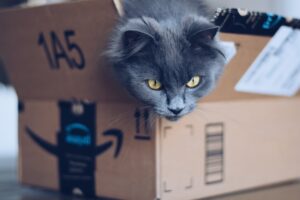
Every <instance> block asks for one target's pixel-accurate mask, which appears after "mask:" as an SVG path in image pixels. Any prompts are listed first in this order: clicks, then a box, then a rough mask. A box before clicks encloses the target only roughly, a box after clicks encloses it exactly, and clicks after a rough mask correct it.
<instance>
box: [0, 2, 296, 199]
mask: <svg viewBox="0 0 300 200" xmlns="http://www.w3.org/2000/svg"><path fill="white" fill-rule="evenodd" d="M116 18H117V12H116V9H115V7H114V4H113V2H112V0H101V1H99V0H86V1H75V2H72V3H62V4H57V5H48V6H41V7H35V8H27V9H11V10H7V11H1V12H0V27H1V30H0V35H1V37H0V59H1V60H2V62H3V63H4V66H5V67H6V71H7V72H8V75H9V78H10V80H11V81H12V84H13V85H14V86H15V87H16V90H17V93H18V95H19V98H20V125H19V146H20V154H19V155H20V156H19V178H20V181H21V183H23V184H26V185H29V186H34V187H42V188H47V189H51V190H57V191H61V192H64V193H67V194H81V195H85V196H92V197H93V196H105V197H111V198H117V199H143V200H144V199H145V200H146V199H172V200H174V199H180V200H182V199H197V198H204V197H210V196H215V195H220V194H225V193H231V192H236V191H240V190H246V189H251V188H256V187H260V186H266V185H270V184H274V183H280V182H285V181H290V180H294V179H298V178H299V177H300V170H299V168H300V156H299V152H300V145H299V144H298V142H299V140H300V132H299V131H300V123H299V115H300V98H299V95H297V96H296V97H294V98H279V97H267V96H262V95H253V94H245V93H238V92H236V91H235V90H234V86H235V85H236V83H237V82H238V81H239V80H240V78H241V76H242V75H243V74H244V73H245V71H246V70H247V68H248V67H249V66H250V65H251V63H252V62H253V61H254V59H255V58H256V57H257V55H258V54H259V53H260V51H261V50H262V49H263V47H264V46H265V45H266V44H267V42H268V41H269V40H270V38H267V37H256V36H247V35H234V34H221V37H222V39H224V40H228V41H234V42H235V43H236V44H237V47H238V53H237V55H236V57H235V58H234V59H233V60H232V61H231V63H230V64H229V65H228V66H227V68H226V71H225V74H224V76H223V77H222V79H221V81H220V83H219V86H218V88H217V89H216V90H215V91H214V92H213V93H212V94H211V95H210V96H208V97H207V98H205V99H203V100H202V101H201V102H200V103H199V109H197V110H196V111H195V112H193V113H192V114H190V115H188V116H186V117H184V118H183V119H182V120H180V121H179V122H169V121H167V120H165V119H160V118H156V117H155V116H154V115H153V113H151V112H150V111H149V110H147V109H145V108H144V107H143V106H141V105H139V104H137V103H136V102H135V101H134V100H133V99H132V98H131V97H130V96H129V95H128V94H127V93H126V92H125V91H124V90H123V89H122V87H120V85H119V83H118V82H117V81H116V77H114V76H113V75H112V73H111V66H109V65H108V64H107V63H106V61H105V59H104V58H103V56H100V55H101V52H102V50H103V49H104V47H105V45H106V41H107V36H108V35H109V34H110V32H111V29H112V27H113V25H114V24H115V21H116Z"/></svg>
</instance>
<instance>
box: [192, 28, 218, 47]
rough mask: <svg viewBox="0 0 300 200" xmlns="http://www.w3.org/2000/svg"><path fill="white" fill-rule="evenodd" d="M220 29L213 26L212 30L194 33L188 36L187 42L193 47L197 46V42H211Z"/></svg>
mask: <svg viewBox="0 0 300 200" xmlns="http://www.w3.org/2000/svg"><path fill="white" fill-rule="evenodd" d="M219 30H220V27H218V26H215V27H212V28H208V29H205V30H199V31H197V32H195V33H192V34H191V35H189V36H188V41H189V42H190V43H191V44H192V45H194V44H199V42H203V41H207V40H213V39H214V38H215V37H216V35H217V33H218V32H219Z"/></svg>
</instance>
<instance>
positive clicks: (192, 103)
mask: <svg viewBox="0 0 300 200" xmlns="http://www.w3.org/2000/svg"><path fill="white" fill-rule="evenodd" d="M124 13H125V15H124V16H123V17H121V18H120V21H119V23H118V24H117V26H116V29H115V30H114V32H113V36H112V38H111V41H110V44H109V48H108V51H107V55H108V57H109V58H110V61H111V62H112V63H113V65H114V67H115V71H116V73H117V76H118V78H119V79H120V80H121V83H122V84H123V85H124V86H125V87H126V88H127V89H128V91H129V92H130V93H131V94H132V95H133V96H135V97H136V98H137V99H139V100H140V101H142V102H144V103H145V104H146V105H148V106H151V108H153V110H154V111H155V112H156V113H157V114H159V115H161V116H164V117H166V118H167V119H170V120H177V119H179V118H180V117H182V116H184V115H186V114H188V113H189V112H191V111H192V110H193V109H194V108H195V107H196V104H197V102H198V100H199V99H201V98H202V97H204V96H206V95H207V94H208V93H209V92H210V91H211V90H212V89H213V88H214V87H215V85H216V82H217V80H218V78H219V76H220V74H221V73H222V71H223V68H224V65H225V58H224V54H223V53H222V49H221V48H220V45H219V42H218V40H217V38H216V37H214V36H215V35H214V33H213V32H214V31H216V29H215V26H214V25H213V24H211V23H210V22H209V20H208V19H209V18H210V16H211V15H210V13H211V12H210V10H209V8H208V7H207V6H205V4H204V3H203V1H199V0H124ZM196 75H201V76H202V77H203V82H202V83H201V84H200V85H199V87H197V88H194V89H189V88H187V87H186V86H185V84H186V83H187V82H188V81H189V80H190V79H191V78H192V77H193V76H196ZM148 79H155V80H158V81H160V82H161V83H162V84H163V90H161V91H155V90H151V89H150V88H149V87H148V86H147V84H146V80H148ZM172 110H173V112H172ZM174 110H177V111H180V110H182V111H181V112H180V113H178V114H176V113H174Z"/></svg>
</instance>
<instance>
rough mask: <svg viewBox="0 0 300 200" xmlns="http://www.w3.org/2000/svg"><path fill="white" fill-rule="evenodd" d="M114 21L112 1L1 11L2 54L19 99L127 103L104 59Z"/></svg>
mask: <svg viewBox="0 0 300 200" xmlns="http://www.w3.org/2000/svg"><path fill="white" fill-rule="evenodd" d="M117 17H118V14H117V12H116V9H115V7H114V4H113V1H112V0H101V1H97V0H89V1H77V2H73V3H62V4H56V5H47V6H41V7H35V8H26V9H12V10H9V11H3V12H0V27H1V30H0V35H1V38H0V56H1V58H3V62H4V64H5V66H6V70H7V72H8V75H9V77H10V79H11V81H12V84H13V85H14V86H15V87H16V90H17V93H18V95H19V97H20V98H21V99H48V100H49V99H70V98H78V99H87V100H97V101H107V100H112V101H126V100H128V98H129V97H128V96H127V93H126V92H125V90H123V88H122V87H120V84H119V83H118V81H117V80H115V78H114V77H113V73H112V67H111V66H110V65H108V64H107V62H106V61H105V58H104V56H103V51H104V49H105V46H106V45H107V37H108V35H109V34H110V33H111V30H112V28H113V26H114V24H115V22H116V19H117Z"/></svg>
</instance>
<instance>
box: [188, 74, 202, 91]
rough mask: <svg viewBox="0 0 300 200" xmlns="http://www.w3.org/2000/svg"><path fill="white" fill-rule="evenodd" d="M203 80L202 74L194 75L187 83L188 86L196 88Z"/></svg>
mask: <svg viewBox="0 0 300 200" xmlns="http://www.w3.org/2000/svg"><path fill="white" fill-rule="evenodd" d="M201 81H202V78H201V76H194V77H193V78H192V79H191V80H190V81H189V82H188V83H187V84H186V86H187V87H188V88H195V87H197V86H198V85H199V84H200V83H201Z"/></svg>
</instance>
